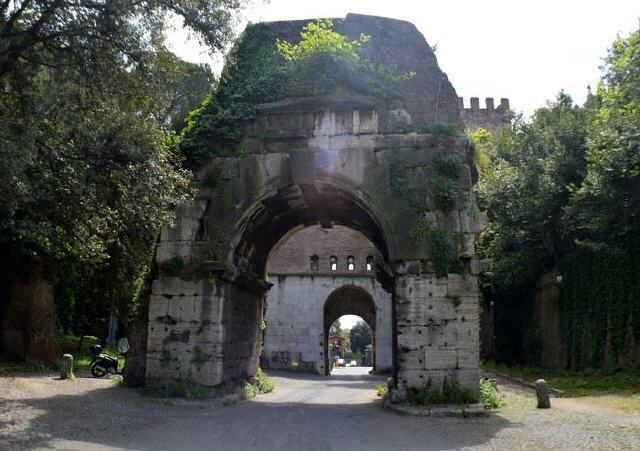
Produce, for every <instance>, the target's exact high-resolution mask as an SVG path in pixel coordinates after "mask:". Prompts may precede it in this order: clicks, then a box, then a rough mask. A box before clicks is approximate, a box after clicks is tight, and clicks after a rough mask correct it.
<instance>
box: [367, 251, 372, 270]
mask: <svg viewBox="0 0 640 451" xmlns="http://www.w3.org/2000/svg"><path fill="white" fill-rule="evenodd" d="M367 271H373V257H372V256H371V255H369V256H368V257H367Z"/></svg>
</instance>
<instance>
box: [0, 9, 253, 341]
mask: <svg viewBox="0 0 640 451" xmlns="http://www.w3.org/2000/svg"><path fill="white" fill-rule="evenodd" d="M242 3H243V1H233V2H221V1H216V0H214V1H209V2H205V3H202V2H200V3H198V4H195V3H193V2H188V1H183V0H179V1H175V2H157V1H140V2H126V1H113V2H88V1H82V0H81V1H78V2H28V1H22V0H19V1H13V2H7V3H5V4H4V5H3V6H0V14H1V17H2V18H1V19H0V33H2V36H3V39H2V40H1V42H0V93H1V94H0V199H1V200H0V217H2V222H1V223H0V237H1V238H0V254H1V255H2V257H1V258H2V259H3V260H4V259H6V258H11V260H12V261H15V262H20V265H22V266H24V267H25V268H27V269H28V268H29V267H34V266H35V265H38V266H39V267H43V268H44V271H45V273H46V277H47V278H48V280H49V281H51V282H53V283H54V285H55V289H56V303H57V310H58V314H59V319H60V326H61V328H62V329H63V331H65V332H72V331H73V332H75V333H79V334H82V333H85V334H86V333H94V334H95V333H100V334H102V333H104V331H106V324H105V322H106V318H107V317H108V315H109V312H110V311H116V312H117V313H118V316H119V318H120V321H121V322H122V323H126V322H127V321H128V320H129V319H130V317H131V316H132V315H133V314H135V310H136V307H137V303H138V302H139V299H140V296H141V295H142V294H143V293H144V291H145V286H146V284H145V278H146V277H147V276H148V275H149V274H150V269H151V267H150V265H151V262H152V259H153V247H154V245H155V242H156V238H157V233H158V231H159V229H160V227H161V226H163V225H165V224H168V223H170V222H171V220H172V218H173V214H174V213H173V212H174V210H175V207H176V206H177V205H178V204H180V203H182V202H183V201H184V200H185V199H186V198H187V196H188V195H189V190H188V184H189V174H188V173H187V172H185V171H183V170H181V169H180V167H179V165H180V164H179V160H178V157H177V155H176V154H175V150H176V148H177V144H176V138H175V135H173V136H171V135H170V136H169V137H167V135H166V134H167V133H168V132H170V131H171V130H173V131H179V130H180V128H181V127H182V122H183V121H184V116H185V115H186V113H187V112H188V110H190V109H191V108H193V106H194V105H196V104H199V103H200V102H201V101H202V96H204V95H205V94H206V92H207V91H208V90H209V89H210V86H211V82H212V75H211V71H210V70H209V69H208V68H207V67H204V66H197V65H193V64H190V63H186V62H184V61H181V60H180V59H179V58H177V57H176V56H175V55H173V54H172V53H171V52H169V51H168V50H167V48H166V47H165V45H164V32H165V30H164V24H165V18H164V17H165V15H166V14H174V15H176V17H178V18H179V19H183V23H184V25H185V27H186V28H187V29H189V30H190V31H192V32H194V34H195V35H196V36H198V37H199V38H201V39H202V40H203V41H204V42H206V43H207V44H208V45H210V46H211V48H212V49H218V50H220V49H222V48H223V47H224V46H225V44H226V42H227V41H228V39H229V38H230V36H231V19H232V14H233V12H234V11H236V10H237V9H238V8H239V7H240V6H241V4H242ZM30 271H31V270H29V269H28V270H27V274H29V273H30ZM16 277H21V276H20V275H19V274H17V273H15V272H14V271H8V272H5V273H4V274H3V284H4V283H5V282H7V280H8V282H7V283H8V284H9V285H10V284H11V283H12V281H13V280H14V279H15V278H16ZM5 278H6V279H7V280H5Z"/></svg>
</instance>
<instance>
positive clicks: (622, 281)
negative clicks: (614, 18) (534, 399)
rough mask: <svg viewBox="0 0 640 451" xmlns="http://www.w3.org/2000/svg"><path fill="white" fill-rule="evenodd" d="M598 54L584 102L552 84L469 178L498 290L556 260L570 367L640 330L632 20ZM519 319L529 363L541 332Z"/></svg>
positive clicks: (613, 364) (602, 361) (637, 74)
mask: <svg viewBox="0 0 640 451" xmlns="http://www.w3.org/2000/svg"><path fill="white" fill-rule="evenodd" d="M605 63H606V64H605V67H604V70H605V73H604V76H603V78H602V82H601V83H600V85H599V87H598V90H597V93H596V94H595V95H592V94H591V93H589V95H588V97H587V101H586V102H585V105H584V106H582V107H579V106H574V105H573V104H572V102H571V99H570V98H569V97H568V96H567V95H566V94H563V93H561V94H560V95H559V96H558V98H557V99H556V101H555V102H553V103H550V104H548V106H547V107H545V108H541V109H539V110H537V111H536V112H535V114H534V116H533V118H532V120H531V121H530V122H526V121H523V120H522V119H521V118H517V119H516V120H515V121H514V123H513V125H512V127H511V128H510V129H507V130H505V131H504V132H503V133H500V134H499V135H498V136H497V137H496V139H495V140H494V143H493V149H492V153H491V156H492V162H491V165H490V166H489V167H488V169H487V170H486V172H485V173H484V174H483V177H482V178H481V180H480V183H479V184H478V186H477V187H478V194H479V196H480V199H481V200H482V204H483V206H484V207H485V208H486V211H487V215H488V217H489V219H490V225H489V228H488V229H487V230H486V231H485V232H484V234H483V237H482V248H483V252H484V254H485V256H487V257H489V258H490V259H491V261H492V263H491V267H490V274H491V276H490V277H488V279H489V282H490V283H491V284H492V285H493V287H494V289H495V288H497V289H498V291H497V292H496V293H498V295H499V296H501V297H502V298H505V299H508V298H509V294H508V293H512V294H513V296H512V297H513V298H516V296H517V295H522V294H524V295H526V296H529V297H532V296H533V294H532V290H534V289H535V286H536V282H537V280H538V277H539V276H540V274H541V273H543V272H545V271H548V270H551V269H554V268H559V269H560V272H561V274H562V275H563V280H562V283H561V284H560V288H561V296H562V302H561V306H562V316H561V321H562V332H563V341H564V352H565V364H566V365H567V366H568V367H570V368H573V369H583V368H620V367H623V368H624V367H629V366H630V365H632V364H633V362H632V361H631V360H630V359H629V357H628V355H629V353H630V350H631V349H634V348H633V347H634V346H637V345H634V343H637V342H638V339H639V338H640V323H639V320H638V318H639V316H640V315H639V314H638V311H640V310H639V309H640V304H639V302H640V301H639V299H640V288H639V287H640V275H639V273H638V271H637V268H638V264H639V261H638V258H637V257H636V256H637V255H638V253H639V252H638V251H639V250H640V241H639V240H638V238H637V237H638V236H640V235H639V232H640V147H639V146H640V144H639V143H640V135H639V134H638V133H639V132H638V130H640V106H639V105H640V88H639V87H638V86H640V30H639V31H636V32H635V33H633V34H632V35H631V36H629V37H628V38H626V39H625V38H619V39H617V40H616V42H615V43H614V45H613V47H612V48H611V50H610V51H609V55H608V57H607V58H606V60H605ZM521 287H526V289H524V288H521ZM500 292H501V294H500ZM512 302H515V299H514V300H513V301H512ZM527 328H528V330H529V333H528V334H527V335H526V336H525V337H524V340H523V348H525V349H524V353H525V354H526V355H527V356H529V358H531V356H533V357H534V362H533V363H535V360H536V359H537V358H538V357H539V358H541V357H543V356H542V355H541V354H540V340H539V334H538V333H537V330H536V328H535V327H529V326H528V325H526V324H523V329H525V330H526V329H527Z"/></svg>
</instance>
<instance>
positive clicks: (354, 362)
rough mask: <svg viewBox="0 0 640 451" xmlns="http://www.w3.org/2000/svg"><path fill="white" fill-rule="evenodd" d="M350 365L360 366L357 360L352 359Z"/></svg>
mask: <svg viewBox="0 0 640 451" xmlns="http://www.w3.org/2000/svg"><path fill="white" fill-rule="evenodd" d="M349 366H358V362H356V361H355V360H352V361H351V363H350V364H349Z"/></svg>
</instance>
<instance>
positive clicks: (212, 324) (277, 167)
mask: <svg viewBox="0 0 640 451" xmlns="http://www.w3.org/2000/svg"><path fill="white" fill-rule="evenodd" d="M298 25H299V24H293V25H291V30H290V31H291V32H292V33H293V32H295V29H297V30H299V28H300V27H298ZM278 26H280V27H284V28H287V27H286V24H285V25H282V24H281V25H278ZM340 26H341V27H343V28H342V30H344V32H345V33H346V32H348V33H360V32H364V33H367V34H371V42H372V43H375V45H373V47H371V48H373V49H375V50H376V51H377V52H379V54H380V55H381V58H382V56H383V57H384V58H386V59H385V60H384V62H388V63H389V65H392V64H394V61H395V60H394V58H395V59H397V63H398V66H397V67H398V68H399V69H400V70H412V69H415V70H416V71H417V75H416V77H415V78H414V79H412V80H411V82H410V83H409V85H408V86H407V87H406V91H405V92H403V95H402V96H401V98H400V99H399V100H398V102H397V103H396V104H394V105H387V104H385V103H384V102H381V101H380V99H366V98H364V99H363V96H362V95H361V94H358V93H354V92H349V91H348V90H347V91H346V92H343V93H340V95H331V96H323V97H314V98H297V99H285V100H283V101H280V102H276V103H273V104H268V105H261V106H259V107H258V116H257V118H256V119H255V121H254V122H253V123H252V124H249V125H247V128H246V137H245V140H244V143H243V153H242V154H238V155H235V156H225V157H219V158H212V159H211V160H210V161H209V162H207V163H206V164H205V165H203V167H202V168H200V169H199V170H198V173H197V177H196V182H195V183H196V187H197V188H198V190H197V194H196V198H195V199H194V200H192V201H190V202H188V203H185V205H183V206H182V207H180V208H179V209H178V211H177V220H176V223H175V226H174V227H173V228H171V229H169V228H167V229H165V230H163V232H162V235H161V238H160V243H159V245H158V248H157V257H156V261H157V263H158V267H159V276H158V280H156V281H155V282H154V284H153V286H152V297H151V300H150V305H149V328H148V331H149V333H148V341H147V343H148V354H147V373H146V377H147V380H152V379H158V378H173V379H185V378H191V379H193V380H194V381H196V382H198V383H201V384H203V385H216V384H218V383H222V382H233V381H238V380H242V379H243V378H245V377H249V376H251V375H253V374H254V372H255V368H256V365H257V361H258V353H259V346H260V339H259V338H260V332H259V323H260V322H259V318H260V313H261V311H262V308H263V303H264V297H265V295H266V294H267V291H268V283H267V281H266V280H265V275H266V273H267V261H268V259H269V254H270V253H271V251H272V249H273V248H274V247H275V246H276V245H277V243H278V242H280V241H281V240H282V238H283V237H285V236H286V235H287V234H288V233H290V232H291V231H294V230H298V229H301V228H304V227H308V226H311V225H314V224H320V225H321V226H322V227H323V228H325V229H329V228H331V227H335V226H345V227H348V228H351V229H354V230H357V231H359V232H361V233H362V234H363V235H365V236H366V237H367V239H368V240H369V241H371V242H372V243H373V244H374V246H375V248H376V249H377V250H378V251H379V253H380V257H381V258H380V259H381V261H380V262H379V263H380V264H379V265H376V271H375V279H374V278H373V277H364V279H365V280H366V282H363V284H373V285H372V286H373V288H371V290H372V291H371V292H370V293H371V294H372V296H374V295H375V292H376V290H379V288H377V287H376V280H377V281H379V282H380V284H381V286H384V292H386V293H388V292H390V293H392V295H391V308H392V315H391V316H392V318H394V319H395V322H396V328H395V330H396V331H397V344H396V348H395V349H396V352H395V356H396V360H397V362H396V363H397V364H396V365H394V366H395V368H394V370H395V378H396V380H397V382H398V386H397V390H396V391H395V394H394V396H396V397H402V396H403V395H404V394H406V391H407V390H410V389H421V388H426V389H430V390H434V391H438V390H441V389H442V386H443V384H444V383H445V381H446V382H451V383H458V384H460V385H461V386H462V387H465V388H470V389H477V386H478V360H479V358H478V344H477V343H478V304H477V301H478V287H477V282H476V279H475V278H474V277H473V276H472V275H470V274H466V275H464V276H463V275H459V274H448V275H447V274H446V272H453V270H455V271H457V272H462V273H468V272H469V271H472V270H473V268H474V267H476V266H477V265H474V255H475V249H474V237H475V235H476V234H477V233H478V228H479V217H478V214H477V207H476V206H475V199H474V195H473V191H472V185H473V177H472V171H471V165H472V164H473V163H472V157H471V154H470V152H469V142H468V139H467V138H466V136H464V135H463V134H462V133H453V134H452V135H450V136H441V135H435V134H426V133H409V132H408V131H407V130H406V129H404V128H403V127H401V125H402V124H398V123H393V121H391V122H390V121H389V118H390V117H392V116H394V114H392V111H396V113H398V114H397V115H395V116H398V117H406V116H405V115H404V112H406V113H407V114H408V116H409V117H410V118H411V121H413V122H412V123H413V124H414V125H419V124H420V123H426V124H428V123H433V122H435V121H444V122H453V123H456V124H460V110H459V108H458V100H457V96H456V94H455V91H454V90H453V87H452V86H451V84H450V83H449V82H448V80H447V79H446V76H445V75H444V74H443V73H442V71H440V69H439V68H438V66H437V61H436V59H435V55H434V54H433V52H432V50H431V48H430V47H429V46H428V45H427V43H426V41H425V40H424V38H423V37H422V36H421V35H420V34H419V33H418V32H417V30H415V27H413V26H412V25H410V24H407V23H406V22H399V21H393V20H390V19H383V18H369V17H366V16H348V17H347V18H346V19H345V21H344V23H343V24H341V25H340ZM296 27H297V28H296ZM384 58H383V59H384ZM381 61H382V60H381ZM393 67H396V66H393ZM347 88H348V86H347V87H345V89H347ZM390 108H391V109H390ZM401 110H404V112H402V111H401ZM395 116H394V117H395ZM404 125H406V124H404ZM460 132H461V130H460ZM438 162H439V163H438ZM438 168H440V169H438ZM451 168H454V169H455V170H453V171H452V170H451ZM439 170H440V171H441V172H438V171H439ZM443 202H445V204H443ZM437 245H440V247H438V246H437ZM439 249H440V251H442V249H445V250H446V252H447V255H442V252H440V251H439ZM438 252H440V254H438ZM305 258H306V257H305ZM443 258H444V260H443ZM359 260H361V258H360V257H359ZM437 261H440V263H442V262H443V261H444V264H445V267H444V271H445V274H442V271H443V268H442V265H441V267H440V277H438V276H436V275H435V274H434V273H433V272H434V268H436V267H437V265H435V263H437ZM453 263H455V265H453ZM324 276H325V275H323V277H324ZM296 277H299V280H297V279H296V280H295V283H293V284H288V283H285V285H284V286H283V287H282V288H280V287H278V288H277V290H288V289H289V288H294V289H295V290H294V291H296V292H298V293H301V292H304V293H305V294H306V293H307V292H310V291H311V290H312V288H311V285H306V284H307V282H308V281H309V280H310V278H308V277H307V276H304V277H305V279H304V282H302V277H303V276H299V275H296ZM336 279H337V277H336ZM354 280H355V278H354ZM314 282H316V281H314ZM325 282H326V283H327V284H328V283H329V281H325ZM275 283H277V282H275ZM275 283H274V287H273V288H272V290H274V289H276V286H275ZM331 283H333V282H331ZM341 283H342V282H341ZM343 285H344V284H343ZM317 286H321V284H320V285H319V284H316V283H314V284H313V287H314V288H313V290H315V289H318V290H320V288H317ZM275 292H277V291H275ZM322 296H326V294H323V295H322ZM387 299H388V298H387ZM394 304H395V309H394V307H393V305H394ZM387 305H388V304H387ZM385 308H386V307H385ZM268 310H269V307H268V306H267V311H268ZM298 316H299V315H298ZM382 316H384V315H382ZM292 321H293V318H292ZM293 324H294V325H295V323H293ZM291 325H292V323H290V324H289V327H291ZM376 327H377V326H376ZM381 329H384V327H383V326H381ZM392 330H393V329H392ZM309 334H311V335H313V334H315V335H314V336H316V337H318V335H317V334H316V333H315V332H314V333H312V332H309ZM394 339H396V337H394V336H393V335H392V336H391V341H393V340H394ZM319 343H320V341H317V344H316V345H315V346H316V351H313V350H310V352H316V353H318V354H319V352H320V351H319V349H318V348H319V347H320V345H319Z"/></svg>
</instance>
